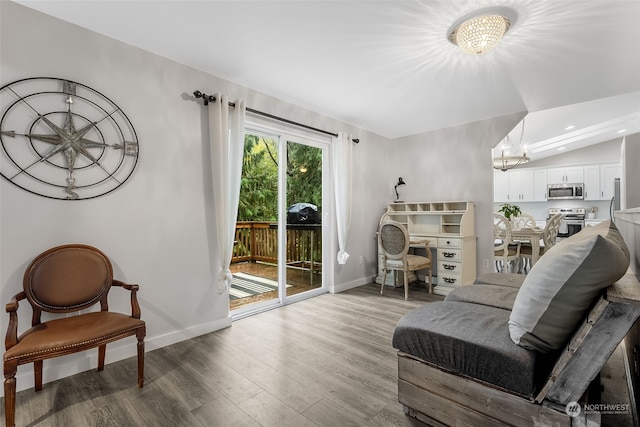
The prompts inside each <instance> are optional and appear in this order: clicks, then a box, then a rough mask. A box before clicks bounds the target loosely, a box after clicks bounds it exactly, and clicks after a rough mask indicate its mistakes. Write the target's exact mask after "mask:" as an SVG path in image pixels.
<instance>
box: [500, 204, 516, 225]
mask: <svg viewBox="0 0 640 427" xmlns="http://www.w3.org/2000/svg"><path fill="white" fill-rule="evenodd" d="M498 212H500V213H502V215H504V217H505V218H507V219H508V220H509V221H511V218H512V217H513V218H517V217H519V216H520V212H521V210H520V206H518V205H512V204H510V203H505V204H504V205H502V206H500V209H499V210H498Z"/></svg>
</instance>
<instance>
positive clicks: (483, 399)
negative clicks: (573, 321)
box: [398, 270, 640, 427]
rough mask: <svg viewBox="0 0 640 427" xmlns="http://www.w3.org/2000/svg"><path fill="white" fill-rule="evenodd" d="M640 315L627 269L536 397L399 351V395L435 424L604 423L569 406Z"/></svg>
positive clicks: (638, 290) (638, 285)
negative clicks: (506, 388)
mask: <svg viewBox="0 0 640 427" xmlns="http://www.w3.org/2000/svg"><path fill="white" fill-rule="evenodd" d="M638 317H640V282H638V279H637V278H636V276H635V275H634V273H633V272H632V271H631V270H629V271H628V272H627V274H626V275H625V276H623V277H622V278H621V279H620V280H619V281H617V282H616V283H614V284H612V285H611V286H609V287H608V288H607V289H606V291H605V292H603V295H602V297H601V298H600V299H599V300H598V301H597V303H596V304H594V306H593V308H592V309H591V311H590V312H589V314H588V316H587V317H586V318H585V319H584V321H583V323H582V324H581V326H580V327H579V328H578V329H577V331H576V332H575V334H574V335H573V337H572V339H571V340H570V341H569V343H568V344H567V345H566V347H565V349H564V351H563V352H562V353H561V355H560V356H559V358H558V360H557V361H556V363H555V365H554V367H553V369H552V371H551V373H550V375H549V376H548V378H547V379H546V381H545V382H544V385H543V386H542V388H541V390H540V391H539V392H538V394H537V395H536V396H535V398H533V399H531V400H530V399H526V398H523V397H520V396H518V395H515V394H513V393H511V392H508V391H506V390H503V389H499V388H498V387H496V386H493V385H491V384H487V383H482V382H479V381H477V380H474V379H472V378H468V377H463V376H461V375H458V374H456V373H451V372H447V371H445V370H443V369H441V368H439V367H437V366H435V365H433V364H430V363H428V362H426V361H424V360H421V359H419V358H416V357H415V356H412V355H409V354H407V353H404V352H402V351H399V352H398V400H399V401H400V403H402V405H403V406H404V410H405V413H406V414H407V415H410V416H412V417H414V418H417V419H419V420H421V421H423V422H425V423H427V424H429V425H433V426H453V425H472V426H480V425H483V426H485V425H513V426H518V427H520V426H545V427H551V426H554V427H555V426H557V427H559V426H572V427H575V426H593V425H596V426H597V425H600V414H599V413H591V412H590V411H581V412H580V413H579V414H575V413H572V416H570V415H568V413H567V412H568V411H567V405H568V404H571V403H573V402H582V401H583V400H584V396H585V393H586V392H587V389H588V387H589V384H590V383H591V382H592V381H593V380H594V379H595V378H596V377H597V376H598V375H599V373H600V370H601V369H602V367H603V366H604V364H605V363H606V362H607V360H608V359H609V357H610V356H611V354H612V353H613V352H614V350H615V349H616V347H617V346H618V345H619V344H620V342H621V341H622V340H623V339H624V337H625V335H626V334H627V332H628V331H629V330H630V329H631V328H632V327H633V325H634V323H635V322H636V320H637V319H638ZM631 400H633V396H632V397H631ZM592 412H595V411H592Z"/></svg>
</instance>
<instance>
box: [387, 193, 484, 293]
mask: <svg viewBox="0 0 640 427" xmlns="http://www.w3.org/2000/svg"><path fill="white" fill-rule="evenodd" d="M385 218H388V219H391V220H393V221H397V222H399V223H402V224H404V225H405V226H406V227H407V230H408V231H409V236H410V237H415V238H427V239H429V241H430V246H431V248H432V250H434V249H435V251H436V253H437V255H436V256H435V257H434V258H433V264H434V270H433V274H434V277H433V283H434V285H435V284H437V285H438V286H436V287H434V289H433V292H434V293H435V294H439V295H446V294H448V293H449V292H451V290H453V289H454V288H455V287H457V286H461V285H463V284H466V283H472V282H473V280H474V279H475V277H476V236H475V231H474V204H473V202H406V203H405V202H401V203H389V205H388V206H387V211H386V212H385V214H384V216H383V218H382V220H384V219H385ZM383 273H384V271H383V270H382V250H381V248H380V247H378V275H377V276H376V282H377V283H382V277H383ZM395 279H396V277H395V275H393V274H389V275H387V283H386V284H387V285H393V284H394V283H396V282H395ZM409 279H412V277H410V278H409ZM399 282H402V280H400V281H399Z"/></svg>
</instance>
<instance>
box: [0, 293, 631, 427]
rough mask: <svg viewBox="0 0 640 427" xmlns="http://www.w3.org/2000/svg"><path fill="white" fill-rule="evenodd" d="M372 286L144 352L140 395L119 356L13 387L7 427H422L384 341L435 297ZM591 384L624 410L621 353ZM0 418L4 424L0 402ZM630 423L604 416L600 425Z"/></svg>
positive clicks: (130, 364)
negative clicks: (11, 421)
mask: <svg viewBox="0 0 640 427" xmlns="http://www.w3.org/2000/svg"><path fill="white" fill-rule="evenodd" d="M378 289H379V287H378V285H375V284H369V285H364V286H361V287H358V288H355V289H352V290H349V291H346V292H342V293H339V294H336V295H332V294H325V295H321V296H319V297H316V298H311V299H308V300H305V301H301V302H298V303H295V304H291V305H288V306H285V307H282V308H278V309H274V310H271V311H267V312H264V313H260V314H257V315H254V316H251V317H246V318H243V319H241V320H237V321H235V322H234V323H233V326H232V327H230V328H226V329H224V330H220V331H216V332H213V333H210V334H207V335H203V336H199V337H196V338H193V339H190V340H188V341H184V342H181V343H177V344H174V345H171V346H167V347H163V348H160V349H157V350H154V351H149V352H148V353H147V354H146V370H145V386H144V388H142V389H137V388H136V386H135V370H136V363H135V359H134V358H130V359H127V360H123V361H120V362H115V363H111V364H108V365H107V366H106V367H105V370H104V371H103V372H95V370H92V371H87V372H84V373H81V374H78V375H74V376H71V377H67V378H64V379H62V380H59V381H55V382H52V383H48V384H45V385H44V389H43V390H42V391H41V392H39V393H35V392H34V391H33V389H30V390H24V391H22V392H19V393H18V396H17V408H16V422H17V425H18V426H56V427H57V426H65V427H69V426H81V427H85V426H118V427H126V426H153V427H160V426H171V427H176V426H188V427H199V426H207V427H212V426H220V427H230V426H243V427H244V426H247V427H257V426H266V427H271V426H284V427H303V426H327V427H338V426H339V427H347V426H422V425H423V424H422V423H420V422H419V421H417V420H414V419H412V418H409V417H407V416H405V415H404V412H403V409H402V405H400V404H399V403H398V401H397V383H396V381H397V365H396V363H397V362H396V350H394V349H393V348H392V346H391V336H392V332H393V329H394V327H395V325H396V323H397V322H398V320H399V319H400V318H401V317H402V316H403V315H404V314H405V313H407V312H408V311H410V310H412V309H413V308H415V307H418V306H420V305H422V304H424V303H427V302H432V301H437V300H441V299H442V297H440V296H436V295H428V294H427V293H426V291H425V290H424V285H422V286H421V287H412V289H411V293H410V296H409V297H410V300H409V301H404V299H403V290H402V289H401V288H397V289H394V288H390V287H387V288H386V291H385V295H384V296H380V294H379V292H378ZM143 316H144V312H143ZM131 345H132V346H135V340H132V341H131ZM96 351H97V350H96ZM108 353H109V350H108V349H107V362H108V357H109V356H108ZM46 363H47V362H46V361H45V364H46ZM22 369H24V368H22ZM602 378H603V380H602V382H603V385H604V389H605V392H604V397H603V401H604V402H607V403H628V402H629V397H628V394H626V393H627V392H626V385H625V382H624V368H623V363H622V356H621V351H620V350H617V351H616V353H614V355H613V356H612V358H611V359H610V360H609V363H608V364H607V366H606V368H605V369H604V370H603V373H602ZM0 411H1V412H2V413H1V417H2V418H1V419H2V420H3V421H2V422H4V399H3V402H2V409H0ZM630 420H631V417H630V416H622V415H616V416H609V417H603V425H605V426H616V427H622V426H631V425H632V424H631V421H630Z"/></svg>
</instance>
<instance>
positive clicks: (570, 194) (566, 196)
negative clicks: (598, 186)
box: [547, 183, 584, 200]
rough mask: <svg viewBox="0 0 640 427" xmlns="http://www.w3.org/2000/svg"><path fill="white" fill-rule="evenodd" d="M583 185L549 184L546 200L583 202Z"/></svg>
mask: <svg viewBox="0 0 640 427" xmlns="http://www.w3.org/2000/svg"><path fill="white" fill-rule="evenodd" d="M583 189H584V184H582V183H579V184H549V185H548V186H547V200H584V191H583Z"/></svg>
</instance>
